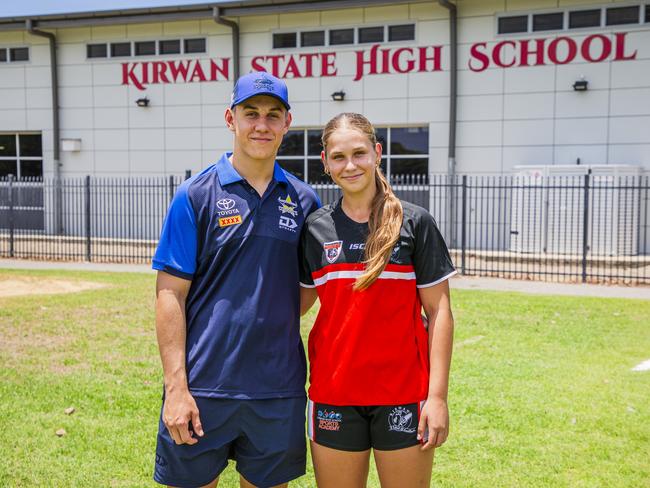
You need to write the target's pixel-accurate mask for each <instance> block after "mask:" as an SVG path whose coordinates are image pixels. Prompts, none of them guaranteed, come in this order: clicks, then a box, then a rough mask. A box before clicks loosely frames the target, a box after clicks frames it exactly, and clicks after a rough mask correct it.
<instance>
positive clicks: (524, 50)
mask: <svg viewBox="0 0 650 488" xmlns="http://www.w3.org/2000/svg"><path fill="white" fill-rule="evenodd" d="M545 41H546V39H535V40H534V42H535V49H533V50H531V48H530V47H529V46H528V44H529V43H530V42H531V41H530V40H529V39H527V40H525V41H520V43H521V44H520V45H519V48H520V50H519V66H530V63H529V62H528V57H529V56H531V55H535V63H533V66H541V65H543V64H544V42H545Z"/></svg>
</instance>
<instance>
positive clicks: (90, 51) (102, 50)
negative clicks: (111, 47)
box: [86, 44, 108, 58]
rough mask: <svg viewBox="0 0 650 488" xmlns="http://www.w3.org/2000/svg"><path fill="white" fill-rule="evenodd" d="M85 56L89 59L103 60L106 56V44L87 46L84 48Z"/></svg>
mask: <svg viewBox="0 0 650 488" xmlns="http://www.w3.org/2000/svg"><path fill="white" fill-rule="evenodd" d="M86 56H87V57H89V58H105V57H106V56H108V50H107V49H106V44H88V45H87V46H86Z"/></svg>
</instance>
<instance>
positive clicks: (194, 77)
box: [188, 61, 206, 82]
mask: <svg viewBox="0 0 650 488" xmlns="http://www.w3.org/2000/svg"><path fill="white" fill-rule="evenodd" d="M188 81H191V82H195V81H199V82H201V81H206V79H205V73H204V72H203V68H201V63H199V62H198V61H196V63H195V64H194V69H193V70H192V74H191V76H190V79H189V80H188Z"/></svg>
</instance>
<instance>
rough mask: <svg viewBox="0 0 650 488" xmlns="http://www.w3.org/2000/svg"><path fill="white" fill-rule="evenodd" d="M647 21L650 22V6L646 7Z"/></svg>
mask: <svg viewBox="0 0 650 488" xmlns="http://www.w3.org/2000/svg"><path fill="white" fill-rule="evenodd" d="M645 21H646V23H648V22H650V5H646V6H645Z"/></svg>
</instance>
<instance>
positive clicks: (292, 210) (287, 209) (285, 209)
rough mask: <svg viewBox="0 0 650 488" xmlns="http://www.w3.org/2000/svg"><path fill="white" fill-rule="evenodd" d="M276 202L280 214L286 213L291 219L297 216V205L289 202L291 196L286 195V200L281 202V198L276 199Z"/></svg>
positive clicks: (291, 201)
mask: <svg viewBox="0 0 650 488" xmlns="http://www.w3.org/2000/svg"><path fill="white" fill-rule="evenodd" d="M278 202H280V206H279V207H278V210H279V211H280V212H281V213H283V214H285V213H288V214H289V215H291V216H292V217H296V216H297V215H298V211H297V210H296V208H297V207H298V204H297V203H295V202H294V201H293V200H291V195H287V198H285V199H284V200H282V197H278Z"/></svg>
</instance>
